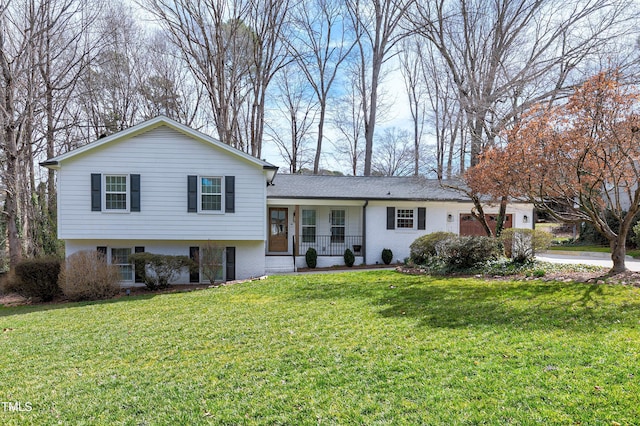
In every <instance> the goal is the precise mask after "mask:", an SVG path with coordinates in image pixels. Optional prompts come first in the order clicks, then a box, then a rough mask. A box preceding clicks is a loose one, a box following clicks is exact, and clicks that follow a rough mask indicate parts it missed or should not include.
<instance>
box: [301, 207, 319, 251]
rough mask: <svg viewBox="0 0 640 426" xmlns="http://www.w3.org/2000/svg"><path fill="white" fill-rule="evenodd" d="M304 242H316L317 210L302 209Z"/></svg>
mask: <svg viewBox="0 0 640 426" xmlns="http://www.w3.org/2000/svg"><path fill="white" fill-rule="evenodd" d="M302 242H303V243H315V242H316V211H315V210H302Z"/></svg>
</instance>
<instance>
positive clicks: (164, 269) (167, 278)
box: [129, 253, 193, 290]
mask: <svg viewBox="0 0 640 426" xmlns="http://www.w3.org/2000/svg"><path fill="white" fill-rule="evenodd" d="M129 260H130V261H131V262H132V263H133V264H134V265H135V268H136V272H137V273H138V275H139V276H140V277H141V278H142V281H143V282H144V285H146V286H147V288H149V289H150V290H156V289H159V288H167V287H169V285H170V284H171V282H172V281H175V280H176V279H177V278H178V276H179V275H180V272H181V271H182V269H183V268H190V267H191V266H192V264H193V261H192V260H191V259H189V257H187V256H174V255H169V254H154V253H134V254H131V255H129Z"/></svg>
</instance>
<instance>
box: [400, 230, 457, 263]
mask: <svg viewBox="0 0 640 426" xmlns="http://www.w3.org/2000/svg"><path fill="white" fill-rule="evenodd" d="M455 236H456V234H454V233H451V232H444V231H439V232H433V233H431V234H427V235H423V236H421V237H418V238H416V239H415V241H414V242H412V243H411V245H410V246H409V249H410V253H409V259H410V260H411V261H412V262H413V263H415V264H417V265H424V264H426V263H427V260H428V259H429V258H431V257H434V256H435V255H436V244H438V243H439V242H440V241H442V240H446V239H447V238H452V237H455Z"/></svg>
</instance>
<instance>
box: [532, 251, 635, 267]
mask: <svg viewBox="0 0 640 426" xmlns="http://www.w3.org/2000/svg"><path fill="white" fill-rule="evenodd" d="M536 258H537V259H538V260H542V261H544V262H551V263H573V264H585V265H595V266H603V267H605V268H611V267H612V266H613V262H612V261H611V255H610V254H608V253H593V252H562V251H558V252H556V251H548V252H546V253H540V254H539V255H537V256H536ZM625 264H626V266H627V269H628V270H630V271H636V272H637V271H640V260H638V259H633V258H632V257H631V256H627V259H626V261H625Z"/></svg>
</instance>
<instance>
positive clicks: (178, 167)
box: [58, 126, 267, 241]
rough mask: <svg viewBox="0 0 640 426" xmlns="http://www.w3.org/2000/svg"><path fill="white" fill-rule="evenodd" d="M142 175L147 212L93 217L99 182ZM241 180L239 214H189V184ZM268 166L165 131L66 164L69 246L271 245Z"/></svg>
mask: <svg viewBox="0 0 640 426" xmlns="http://www.w3.org/2000/svg"><path fill="white" fill-rule="evenodd" d="M92 173H102V174H132V173H135V174H140V181H141V182H140V190H141V191H140V192H141V199H140V204H141V211H140V212H130V213H111V212H92V211H91V174H92ZM188 175H199V176H235V194H236V196H235V213H223V214H206V213H187V176H188ZM265 200H266V181H265V175H264V171H263V170H262V168H261V167H260V166H257V165H256V164H253V163H250V162H249V161H248V160H245V159H243V158H240V157H235V156H232V155H229V154H228V153H226V152H223V151H222V150H220V149H218V148H215V147H214V146H213V145H211V144H208V143H204V142H202V141H199V140H195V139H192V138H190V137H188V136H185V135H184V134H182V133H179V132H177V131H174V130H172V129H170V128H168V127H165V126H161V127H159V128H156V129H153V130H150V131H148V132H145V133H142V134H140V135H137V136H134V137H132V138H131V139H126V140H123V141H114V142H112V143H109V144H106V145H105V146H103V147H98V148H96V149H94V150H90V151H88V152H87V153H83V154H79V155H78V156H76V157H73V158H71V159H69V160H67V161H63V162H62V163H61V170H60V171H58V206H59V212H58V236H59V238H61V239H65V240H66V239H82V238H93V239H118V238H123V239H135V240H207V239H211V240H214V239H215V240H254V241H255V240H264V239H265V226H264V224H265V218H266V217H267V214H266V201H265Z"/></svg>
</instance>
